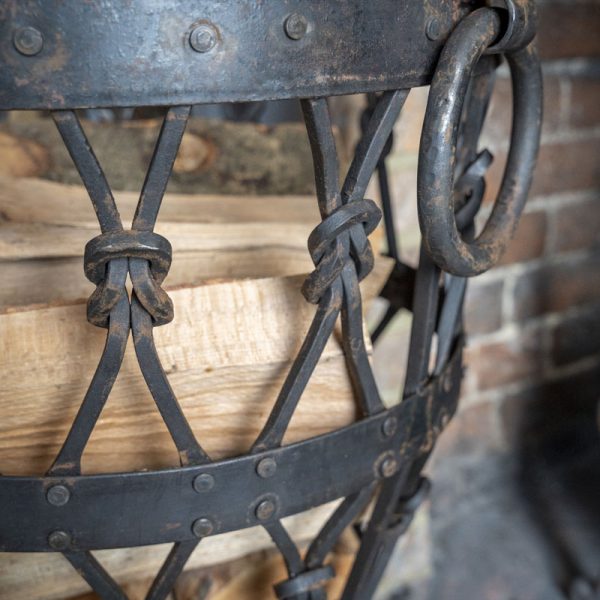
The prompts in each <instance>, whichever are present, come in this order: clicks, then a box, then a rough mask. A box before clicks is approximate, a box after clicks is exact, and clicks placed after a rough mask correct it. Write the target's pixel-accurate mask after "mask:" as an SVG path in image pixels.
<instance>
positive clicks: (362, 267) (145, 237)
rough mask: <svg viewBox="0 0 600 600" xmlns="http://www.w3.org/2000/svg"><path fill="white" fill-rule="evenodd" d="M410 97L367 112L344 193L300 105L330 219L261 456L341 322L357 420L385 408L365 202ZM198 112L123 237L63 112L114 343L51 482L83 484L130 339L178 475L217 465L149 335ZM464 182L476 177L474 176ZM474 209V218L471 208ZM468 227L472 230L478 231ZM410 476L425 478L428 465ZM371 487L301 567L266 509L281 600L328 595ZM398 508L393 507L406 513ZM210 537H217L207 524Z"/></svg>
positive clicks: (455, 306)
mask: <svg viewBox="0 0 600 600" xmlns="http://www.w3.org/2000/svg"><path fill="white" fill-rule="evenodd" d="M407 96H408V90H400V91H395V92H386V93H384V94H382V95H381V96H380V97H378V98H377V101H376V103H375V105H374V107H373V108H372V109H371V110H370V111H369V113H370V114H369V119H368V121H367V123H366V127H365V131H364V136H363V139H362V141H361V143H360V144H359V146H358V148H357V151H356V155H355V158H354V161H353V162H352V164H351V166H350V169H349V171H348V174H347V176H346V178H345V180H344V183H343V185H342V186H340V184H339V166H338V158H337V152H336V148H335V140H334V137H333V132H332V126H331V122H330V116H329V108H328V104H327V100H326V99H324V98H319V99H312V100H304V101H303V102H302V108H303V112H304V117H305V120H306V124H307V130H308V135H309V140H310V144H311V148H312V152H313V157H314V167H315V173H316V184H317V198H318V204H319V209H320V212H321V216H322V219H323V221H322V223H321V224H320V225H318V226H317V227H316V228H315V230H314V231H313V233H312V234H311V236H310V238H309V251H310V253H311V256H312V258H313V261H314V263H315V271H314V272H313V273H312V274H311V275H310V276H309V277H308V278H307V280H306V282H305V284H304V287H303V289H302V292H303V294H304V295H305V297H306V299H307V300H308V301H310V302H313V303H315V304H317V305H318V306H317V311H316V314H315V317H314V320H313V323H312V325H311V326H310V329H309V331H308V334H307V336H306V339H305V341H304V344H303V346H302V348H301V350H300V352H299V354H298V356H297V358H296V360H295V361H294V363H293V365H292V367H291V369H290V371H289V373H288V376H287V378H286V380H285V383H284V385H283V387H282V389H281V392H280V394H279V396H278V398H277V401H276V403H275V406H274V408H273V410H272V411H271V414H270V416H269V418H268V420H267V422H266V424H265V426H264V428H263V430H262V431H261V433H260V434H259V436H258V438H257V440H256V441H255V443H254V444H253V446H252V449H251V452H253V453H258V452H264V451H266V450H270V449H275V448H278V447H280V446H281V442H282V439H283V437H284V435H285V432H286V430H287V427H288V425H289V422H290V420H291V417H292V415H293V414H294V410H295V408H296V406H297V403H298V401H299V400H300V397H301V396H302V393H303V391H304V389H305V387H306V385H307V383H308V381H309V379H310V376H311V374H312V372H313V370H314V368H315V366H316V364H317V362H318V360H319V358H320V356H321V353H322V352H323V349H324V347H325V344H326V343H327V340H328V339H329V337H330V336H331V334H332V332H333V329H334V326H335V323H336V321H337V320H338V317H340V315H341V319H342V340H343V348H344V352H345V356H346V361H347V366H348V371H349V374H350V378H351V381H352V384H353V389H354V393H355V397H356V401H357V404H358V407H359V409H360V413H361V414H362V416H363V417H369V416H372V415H375V414H377V413H380V412H382V411H384V410H385V408H384V405H383V403H382V401H381V399H380V397H379V393H378V390H377V386H376V383H375V380H374V376H373V372H372V369H371V366H370V363H369V359H368V355H367V350H366V343H365V339H364V334H363V317H362V307H361V302H360V290H359V287H358V283H359V281H360V280H361V279H363V278H364V277H366V276H367V275H368V273H369V272H370V271H371V269H372V267H373V253H372V250H371V247H370V244H369V241H368V239H367V236H368V234H369V233H370V232H371V231H373V230H374V228H375V227H376V226H377V224H378V222H379V220H380V217H381V214H380V211H379V208H378V207H377V205H376V204H375V203H374V202H372V201H370V200H365V199H364V194H365V191H366V188H367V185H368V183H369V181H370V179H371V176H372V174H373V172H374V170H375V168H376V167H377V166H378V165H381V164H382V162H381V161H382V152H383V150H384V147H385V146H386V144H389V140H390V139H391V132H392V127H393V125H394V123H395V121H396V119H397V117H398V115H399V113H400V111H401V109H402V106H403V104H404V102H405V100H406V98H407ZM189 114H190V107H189V106H188V107H174V108H171V109H169V110H168V111H167V113H166V116H165V119H164V123H163V127H162V129H161V132H160V135H159V138H158V141H157V144H156V149H155V152H154V156H153V158H152V161H151V164H150V167H149V170H148V174H147V177H146V180H145V182H144V186H143V189H142V192H141V195H140V200H139V203H138V207H137V210H136V213H135V216H134V219H133V223H132V228H131V230H129V231H126V230H124V228H123V225H122V223H121V219H120V216H119V213H118V210H117V206H116V203H115V200H114V198H113V195H112V193H111V190H110V187H109V185H108V183H107V182H106V179H105V177H104V175H103V172H102V169H101V167H100V165H99V163H98V161H97V159H96V157H95V155H94V153H93V151H92V149H91V147H90V145H89V143H88V141H87V139H86V137H85V133H84V131H83V129H82V128H81V125H80V123H79V121H78V118H77V116H76V114H75V113H74V112H73V111H60V112H55V113H53V117H54V120H55V122H56V125H57V127H58V130H59V132H60V133H61V136H62V138H63V140H64V142H65V144H66V146H67V148H68V150H69V152H70V154H71V156H72V158H73V161H74V163H75V165H76V167H77V169H78V171H79V173H80V175H81V178H82V180H83V183H84V185H85V187H86V189H87V191H88V193H89V196H90V199H91V201H92V204H93V206H94V210H95V212H96V214H97V216H98V221H99V224H100V229H101V234H100V235H99V236H98V237H96V238H94V239H93V240H91V241H90V242H89V243H88V245H87V246H86V251H85V265H84V266H85V274H86V276H87V277H88V279H90V281H92V282H93V283H94V284H96V290H95V291H94V293H93V294H92V295H91V297H90V298H89V301H88V319H89V321H90V322H91V323H93V324H94V325H97V326H99V327H105V328H107V330H108V333H107V340H106V345H105V348H104V352H103V354H102V357H101V359H100V363H99V366H98V369H97V371H96V373H95V375H94V377H93V379H92V382H91V384H90V387H89V389H88V392H87V393H86V395H85V398H84V400H83V402H82V405H81V407H80V410H79V412H78V414H77V416H76V418H75V420H74V422H73V425H72V427H71V430H70V431H69V433H68V435H67V438H66V440H65V442H64V444H63V446H62V448H61V450H60V452H59V454H58V456H57V457H56V459H55V461H54V463H53V465H52V466H51V468H50V469H49V471H48V475H49V476H60V477H67V476H77V475H81V458H82V455H83V452H84V449H85V446H86V444H87V442H88V440H89V438H90V435H91V433H92V431H93V429H94V426H95V424H96V422H97V420H98V418H99V416H100V413H101V411H102V408H103V406H104V404H105V403H106V400H107V398H108V395H109V394H110V390H111V388H112V385H113V383H114V381H115V380H116V377H117V375H118V372H119V369H120V366H121V363H122V360H123V357H124V353H125V347H126V344H127V340H128V337H129V330H130V329H131V331H132V335H133V342H134V346H135V351H136V355H137V358H138V361H139V364H140V367H141V371H142V374H143V376H144V379H145V381H146V383H147V385H148V388H149V389H150V391H151V393H152V397H153V398H154V401H155V402H156V406H157V408H158V410H159V412H160V414H161V416H162V418H163V420H164V422H165V424H166V425H167V428H168V430H169V432H170V434H171V437H172V438H173V441H174V443H175V445H176V447H177V450H178V452H179V457H180V463H181V465H182V466H190V465H202V464H205V463H210V462H211V459H210V457H209V456H208V454H207V453H206V452H205V451H204V450H203V449H202V447H201V445H200V443H199V442H198V441H197V440H196V438H195V436H194V434H193V432H192V430H191V428H190V426H189V424H188V422H187V421H186V419H185V417H184V415H183V413H182V411H181V408H180V407H179V404H178V402H177V399H176V398H175V395H174V393H173V391H172V389H171V387H170V385H169V382H168V379H167V376H166V375H165V372H164V370H163V368H162V366H161V364H160V360H159V358H158V354H157V352H156V348H155V345H154V341H153V337H152V329H153V327H155V326H159V325H163V324H166V323H168V322H170V321H171V320H172V318H173V306H172V303H171V301H170V299H169V297H168V295H167V294H166V292H165V291H164V290H163V289H162V287H161V283H162V281H163V280H164V278H165V277H166V275H167V273H168V270H169V267H170V263H171V246H170V244H169V242H168V241H167V240H166V239H165V238H163V237H162V236H160V235H158V234H156V233H154V232H153V229H154V226H155V224H156V220H157V217H158V213H159V209H160V205H161V202H162V199H163V195H164V192H165V189H166V186H167V182H168V178H169V174H170V172H171V169H172V166H173V163H174V160H175V157H176V154H177V151H178V148H179V145H180V142H181V139H182V136H183V133H184V130H185V126H186V122H187V119H188V117H189ZM476 164H478V163H476ZM468 172H469V170H468V169H467V170H466V171H465V173H468ZM460 181H462V180H460ZM384 198H385V196H384ZM472 198H474V200H473V199H472V200H471V203H473V202H475V203H478V202H480V200H481V192H480V193H478V194H475V195H473V196H472ZM385 206H386V210H387V211H389V210H390V202H389V198H385ZM470 212H471V215H470V217H471V219H472V216H473V213H474V212H475V211H470ZM471 219H467V221H468V222H472V221H471ZM392 252H394V250H393V247H392ZM421 260H422V261H423V263H427V255H423V256H422V258H421ZM405 268H408V267H406V266H405ZM128 275H129V277H130V279H131V282H132V288H133V289H132V293H131V298H129V295H128V292H127V289H126V279H127V276H128ZM439 276H440V272H439V270H438V269H437V268H436V267H435V266H433V265H431V267H430V269H429V270H428V271H426V270H424V269H423V264H422V265H421V269H420V270H419V275H418V276H417V296H416V298H415V300H416V305H417V306H421V307H423V308H421V310H422V311H423V312H424V313H425V314H424V315H423V317H425V318H424V319H423V321H424V322H428V323H431V324H432V325H431V327H430V328H429V331H428V332H427V337H428V341H429V343H425V344H423V343H422V341H421V340H416V341H415V340H413V346H420V347H421V348H423V350H422V351H421V352H419V353H414V352H413V353H411V356H414V357H417V358H416V360H413V363H415V364H416V365H418V366H416V367H412V369H411V368H409V377H408V380H407V390H409V389H410V386H413V387H414V386H415V385H416V384H417V383H421V384H423V383H424V382H426V380H427V377H428V375H429V373H428V362H429V359H428V355H429V351H428V349H426V348H425V347H426V346H430V341H431V338H432V336H433V333H434V324H435V319H433V318H432V317H433V316H434V315H435V313H436V312H437V302H438V298H439ZM424 280H426V281H424ZM456 281H458V280H457V279H453V283H452V284H448V285H447V286H446V289H447V292H446V296H447V297H448V299H452V300H446V302H445V304H444V307H445V313H446V314H445V316H442V317H441V318H440V319H439V324H440V325H439V328H440V330H446V335H445V336H444V343H443V346H441V348H443V350H441V352H438V361H437V362H438V364H439V367H440V369H441V368H442V367H444V366H445V365H446V363H447V359H448V356H449V353H450V350H451V344H452V343H453V341H455V340H456V326H457V319H458V318H459V315H460V305H461V303H460V300H462V293H463V292H464V285H462V284H460V285H459V286H458V287H459V288H460V289H459V290H458V292H457V291H453V290H454V288H456V287H457V284H456V283H454V282H456ZM460 281H464V280H460ZM421 296H422V298H421ZM420 300H424V302H420ZM443 312H444V311H443ZM448 313H449V314H448ZM417 329H419V328H417ZM417 337H418V336H417ZM440 369H438V371H439V370H440ZM413 382H414V383H413ZM407 393H410V392H407ZM387 468H388V469H389V471H388V472H387V473H386V476H387V477H389V481H390V483H391V484H392V483H393V487H394V488H395V489H394V490H393V491H391V492H388V493H393V494H394V495H395V496H398V498H400V495H401V494H400V493H401V492H402V491H403V490H405V488H406V480H407V478H409V474H408V473H405V472H404V470H403V471H402V472H401V473H400V475H397V474H396V469H397V464H391V465H388V467H387ZM414 470H415V473H418V472H419V471H420V468H417V469H414ZM375 488H376V484H375V483H371V484H369V485H367V486H365V487H363V488H362V489H361V490H359V491H357V492H355V493H353V494H351V495H349V496H348V497H347V498H346V499H345V500H343V502H342V503H341V504H340V505H339V506H338V508H337V509H336V510H335V512H334V514H333V515H332V516H331V518H330V519H329V520H328V521H327V523H326V525H325V526H324V527H323V529H322V531H321V532H320V534H319V535H318V536H317V537H316V539H315V540H314V541H313V543H312V544H311V545H310V548H309V549H308V551H307V552H306V554H305V556H304V557H301V555H300V552H299V550H298V549H297V547H296V545H295V544H294V542H293V541H292V540H291V538H290V536H289V534H288V533H287V531H286V530H285V528H284V526H283V525H282V523H281V520H279V519H270V518H269V512H271V511H274V510H275V506H274V505H273V504H272V501H271V500H270V499H268V498H267V499H266V500H265V501H263V504H264V506H262V507H261V509H262V510H263V511H266V512H265V513H264V514H265V516H266V518H265V521H266V522H265V523H264V527H265V529H266V530H267V531H268V533H269V535H270V536H271V538H272V539H273V540H274V542H275V543H276V545H277V547H278V548H279V550H280V551H281V553H282V554H283V556H284V558H285V561H286V565H287V568H288V572H289V579H288V580H287V581H284V582H282V583H280V584H278V585H277V586H276V588H275V590H276V593H277V595H278V597H279V598H295V599H298V600H300V599H309V598H310V600H318V599H321V598H325V597H326V596H325V591H324V589H325V588H324V585H325V584H326V582H327V581H328V580H329V579H331V578H332V577H333V576H334V572H333V569H332V568H331V567H330V566H327V565H325V562H324V561H325V559H326V557H327V555H328V554H329V553H330V552H331V550H332V548H333V546H334V544H335V543H336V541H337V540H338V539H339V536H340V535H341V533H342V532H343V531H344V530H345V529H346V527H348V526H349V525H350V524H352V523H353V522H355V520H356V518H357V517H358V516H359V515H360V514H361V513H362V512H363V511H364V509H365V507H366V506H367V504H368V503H369V501H370V500H371V498H372V496H373V492H374V490H375ZM411 496H412V495H411ZM386 504H387V502H386ZM392 504H394V503H392ZM395 504H396V508H397V506H398V502H396V503H395ZM208 527H209V529H210V525H209V526H208ZM199 533H200V535H199V537H198V538H196V539H193V540H190V541H185V542H179V543H176V544H175V545H174V547H173V549H172V551H171V553H170V554H169V555H168V557H167V559H166V560H165V563H164V565H163V567H162V569H161V571H160V573H159V574H158V575H157V577H156V580H155V583H154V584H153V586H152V588H151V590H150V591H149V593H148V596H147V597H148V599H149V600H156V599H158V598H164V597H165V596H166V595H167V594H168V592H169V590H170V589H171V588H172V586H173V584H174V581H175V579H176V577H177V576H178V575H179V573H180V572H181V570H182V569H183V567H184V565H185V563H186V561H187V559H188V558H189V556H190V554H191V553H192V552H193V550H194V549H195V548H196V546H197V544H198V543H199V541H200V539H201V537H202V535H203V530H202V528H201V527H200V528H199ZM209 533H210V531H209V530H208V529H205V530H204V534H209ZM393 537H394V538H395V537H396V536H393ZM60 543H61V540H60V536H58V538H57V540H56V541H55V544H58V546H60ZM63 543H64V544H65V548H64V549H63V554H64V556H65V557H66V558H67V559H68V560H69V561H70V562H71V564H72V565H73V566H74V567H75V568H76V569H77V570H78V571H79V572H80V573H81V574H82V576H83V577H84V578H85V579H86V580H87V581H88V583H89V584H90V585H91V586H92V588H93V589H94V590H95V591H96V592H97V593H99V594H100V595H101V596H102V597H106V598H125V596H124V594H123V592H122V591H121V590H120V588H119V587H118V585H117V584H116V583H115V582H114V581H113V580H112V579H111V578H110V576H109V575H108V574H107V573H106V572H105V571H104V569H103V568H102V566H101V565H100V563H99V562H98V561H97V560H96V559H95V558H94V556H93V555H92V554H91V553H90V552H89V551H83V552H82V551H75V550H72V549H70V548H69V547H68V546H69V541H68V540H66V541H64V542H63ZM358 566H359V567H360V564H359V565H358ZM359 570H362V569H359Z"/></svg>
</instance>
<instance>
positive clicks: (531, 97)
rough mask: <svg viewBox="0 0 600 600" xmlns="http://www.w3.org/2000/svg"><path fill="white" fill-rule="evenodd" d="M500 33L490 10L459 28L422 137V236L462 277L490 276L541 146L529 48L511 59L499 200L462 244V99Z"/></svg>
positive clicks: (538, 80) (538, 94)
mask: <svg viewBox="0 0 600 600" xmlns="http://www.w3.org/2000/svg"><path fill="white" fill-rule="evenodd" d="M500 32H501V20H500V17H499V16H498V14H497V13H496V12H495V11H493V10H490V9H486V8H482V9H479V10H477V11H475V12H474V13H473V14H471V15H469V16H468V17H466V18H465V19H464V20H463V21H462V22H461V23H460V24H459V25H458V27H457V28H456V29H455V31H454V32H453V33H452V35H451V36H450V39H449V40H448V43H447V44H446V46H445V48H444V51H443V52H442V55H441V57H440V61H439V63H438V67H437V69H436V73H435V75H434V78H433V82H432V84H431V90H430V95H429V100H428V105H427V111H426V115H425V123H424V126H423V132H422V136H421V147H420V158H419V173H418V208H419V223H420V225H421V230H422V231H423V237H424V240H425V243H426V245H427V249H428V251H429V253H430V254H431V256H432V257H433V259H434V261H435V262H436V264H437V265H439V266H440V267H441V268H442V269H444V270H445V271H447V272H449V273H453V274H454V275H459V276H462V277H469V276H472V275H477V274H479V273H482V272H483V271H487V270H488V269H489V268H490V267H492V266H493V265H494V264H495V263H496V262H497V261H498V260H499V259H500V257H501V256H502V253H503V252H504V250H505V248H506V245H507V243H508V242H509V240H510V238H511V237H512V235H513V233H514V231H515V228H516V225H517V222H518V219H519V216H520V214H521V211H522V210H523V207H524V205H525V201H526V199H527V194H528V192H529V188H530V186H531V179H532V176H533V169H534V167H535V161H536V158H537V152H538V147H539V140H540V131H541V121H542V76H541V69H540V63H539V60H538V57H537V53H536V50H535V46H534V45H533V44H529V45H528V46H526V47H525V48H522V49H517V50H515V51H512V50H509V51H507V53H506V58H507V61H508V64H509V66H510V70H511V75H512V82H513V98H514V110H513V113H514V117H513V127H512V134H511V144H510V151H509V153H508V159H507V164H506V168H505V172H504V176H503V179H502V184H501V188H500V191H499V193H498V198H497V199H496V202H495V204H494V208H493V211H492V214H491V216H490V218H489V220H488V222H487V223H486V225H485V228H484V230H483V231H482V232H481V234H480V235H479V237H478V238H477V239H476V240H475V241H472V242H467V241H465V240H463V239H462V238H461V236H460V234H459V232H458V228H457V226H456V218H455V207H454V203H453V192H452V190H453V188H454V179H455V166H456V154H457V150H456V145H457V140H458V136H459V131H460V127H459V125H460V120H461V115H462V114H463V100H464V98H465V97H466V93H467V89H468V87H469V83H470V78H471V74H472V72H473V70H474V68H475V65H476V64H477V62H478V61H479V59H480V58H481V56H482V55H483V53H484V52H485V50H486V49H487V48H488V47H489V46H490V45H491V44H492V42H493V41H494V40H495V39H496V38H497V37H498V36H499V35H500Z"/></svg>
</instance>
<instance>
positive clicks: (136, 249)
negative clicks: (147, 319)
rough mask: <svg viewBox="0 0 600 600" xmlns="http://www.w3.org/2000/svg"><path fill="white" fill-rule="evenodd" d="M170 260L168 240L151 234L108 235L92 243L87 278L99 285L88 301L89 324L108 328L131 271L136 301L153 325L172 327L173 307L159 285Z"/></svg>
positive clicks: (86, 263) (87, 250) (87, 256)
mask: <svg viewBox="0 0 600 600" xmlns="http://www.w3.org/2000/svg"><path fill="white" fill-rule="evenodd" d="M171 256H172V249H171V244H170V242H169V240H167V239H166V238H164V237H163V236H161V235H158V234H157V233H154V232H152V231H135V230H132V231H116V232H109V233H104V234H102V235H99V236H97V237H95V238H94V239H92V240H90V241H89V242H88V243H87V245H86V247H85V254H84V271H85V275H86V277H87V278H88V279H89V280H90V281H91V282H92V283H95V284H96V290H95V291H94V293H93V294H92V295H91V296H90V298H89V300H88V311H87V314H88V320H89V321H90V323H92V324H93V325H97V326H98V327H107V326H108V317H109V314H110V311H111V310H112V309H113V308H114V306H115V305H116V303H117V302H118V301H119V299H120V298H121V296H122V295H123V294H124V293H125V279H126V276H127V272H128V271H129V273H130V275H131V281H132V284H133V289H134V292H135V293H136V297H137V298H138V300H139V301H140V302H141V304H142V305H143V306H144V308H145V309H146V310H147V311H148V312H149V313H150V314H151V316H152V319H153V323H154V324H155V325H163V324H165V323H169V322H170V321H171V320H172V319H173V304H172V302H171V300H170V298H169V296H168V295H167V293H166V292H165V291H164V290H163V289H162V288H161V287H160V284H161V283H162V282H163V281H164V279H165V277H166V276H167V273H168V272H169V268H170V267H171ZM127 259H129V260H128V264H127V265H126V264H125V262H124V261H126V260H127ZM119 267H121V268H119Z"/></svg>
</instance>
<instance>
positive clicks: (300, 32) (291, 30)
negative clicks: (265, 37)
mask: <svg viewBox="0 0 600 600" xmlns="http://www.w3.org/2000/svg"><path fill="white" fill-rule="evenodd" d="M284 29H285V34H286V35H287V36H288V37H289V38H290V39H291V40H301V39H302V38H303V37H304V36H305V35H306V32H307V31H308V21H307V20H306V17H305V16H304V15H301V14H299V13H292V14H291V15H290V16H289V17H288V18H287V19H286V20H285V23H284Z"/></svg>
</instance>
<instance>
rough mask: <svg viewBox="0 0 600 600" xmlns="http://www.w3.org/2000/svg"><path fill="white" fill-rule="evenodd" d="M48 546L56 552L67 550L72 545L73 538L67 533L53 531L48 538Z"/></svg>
mask: <svg viewBox="0 0 600 600" xmlns="http://www.w3.org/2000/svg"><path fill="white" fill-rule="evenodd" d="M48 544H49V545H50V548H53V549H54V550H66V549H67V548H68V547H69V546H70V545H71V536H70V535H69V534H68V533H67V532H66V531H53V532H52V533H51V534H50V535H49V536H48Z"/></svg>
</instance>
